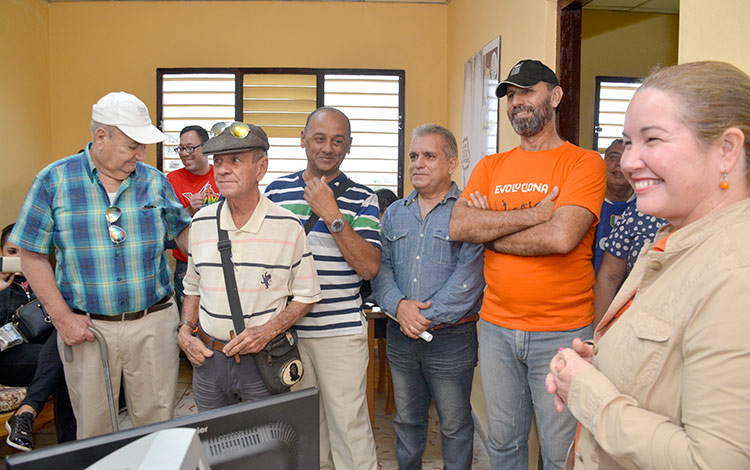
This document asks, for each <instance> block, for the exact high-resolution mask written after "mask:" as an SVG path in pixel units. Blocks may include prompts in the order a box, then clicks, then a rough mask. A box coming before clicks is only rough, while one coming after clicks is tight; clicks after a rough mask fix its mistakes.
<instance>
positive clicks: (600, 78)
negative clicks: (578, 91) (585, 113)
mask: <svg viewBox="0 0 750 470" xmlns="http://www.w3.org/2000/svg"><path fill="white" fill-rule="evenodd" d="M642 81H643V78H640V77H618V76H610V75H597V76H596V89H595V92H594V129H593V139H592V141H591V142H592V145H591V148H593V149H594V150H595V151H597V152H598V151H599V132H600V128H599V104H600V103H601V90H602V83H640V82H642Z"/></svg>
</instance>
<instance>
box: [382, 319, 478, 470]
mask: <svg viewBox="0 0 750 470" xmlns="http://www.w3.org/2000/svg"><path fill="white" fill-rule="evenodd" d="M432 334H433V340H432V342H430V343H428V342H426V341H423V340H421V339H416V340H413V339H409V338H408V337H406V336H404V334H403V333H401V332H400V331H399V326H398V324H397V323H396V322H394V321H392V320H390V321H388V362H389V364H390V367H391V375H392V376H393V388H394V398H395V401H396V409H397V412H396V417H395V419H394V420H393V429H394V430H395V431H396V436H397V437H398V442H397V445H396V454H397V457H398V466H399V469H400V470H410V469H421V468H422V454H423V453H424V448H425V444H426V442H427V417H428V410H429V408H430V402H431V401H432V400H434V401H435V407H436V408H437V412H438V417H439V419H440V433H441V434H442V444H443V463H444V465H445V467H444V468H445V469H447V470H454V469H465V470H469V469H470V468H471V461H472V454H473V450H474V446H473V444H474V420H473V419H472V416H471V403H470V400H471V382H472V379H473V377H474V367H476V365H477V328H476V323H464V324H462V325H457V326H453V327H450V328H442V329H440V330H436V331H434V332H433V333H432Z"/></svg>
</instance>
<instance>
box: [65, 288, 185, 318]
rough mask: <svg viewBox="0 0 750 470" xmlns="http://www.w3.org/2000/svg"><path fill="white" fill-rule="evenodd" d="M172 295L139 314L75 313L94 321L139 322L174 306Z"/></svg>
mask: <svg viewBox="0 0 750 470" xmlns="http://www.w3.org/2000/svg"><path fill="white" fill-rule="evenodd" d="M171 301H172V294H168V295H167V296H165V297H164V298H163V299H161V300H160V301H158V302H156V303H155V304H154V305H152V306H150V307H148V308H146V309H143V310H139V311H137V312H125V313H121V314H119V315H99V314H98V313H87V312H84V311H83V310H80V309H77V308H74V309H73V313H77V314H79V315H88V316H89V317H91V319H92V320H103V321H130V320H138V319H140V318H143V317H145V316H146V315H148V314H149V313H154V312H158V311H159V310H164V309H165V308H169V306H170V305H172V302H171Z"/></svg>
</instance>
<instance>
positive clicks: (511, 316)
mask: <svg viewBox="0 0 750 470" xmlns="http://www.w3.org/2000/svg"><path fill="white" fill-rule="evenodd" d="M555 186H557V187H558V188H559V189H560V194H559V195H558V196H557V199H556V200H555V203H556V207H561V206H566V205H575V206H580V207H584V208H586V209H588V210H589V211H590V212H591V213H592V214H594V216H595V217H596V219H598V214H599V210H600V209H601V206H602V202H603V201H604V194H605V192H606V190H607V175H606V165H605V163H604V160H603V159H602V157H601V156H600V155H599V154H598V153H596V152H594V151H592V150H585V149H582V148H580V147H576V146H575V145H573V144H571V143H568V142H566V143H564V144H562V145H561V146H559V147H557V148H554V149H550V150H543V151H539V152H527V151H525V150H522V149H521V148H520V147H516V148H515V149H513V150H510V151H509V152H505V153H499V154H494V155H488V156H486V157H484V158H483V159H482V160H481V161H480V162H479V163H478V164H477V166H476V167H475V168H474V171H472V173H471V177H470V179H469V182H468V184H467V185H466V188H465V189H464V191H463V193H462V196H463V197H466V198H467V199H469V198H468V195H469V194H470V193H473V192H474V191H479V192H480V193H481V194H483V195H485V194H486V195H487V197H488V200H489V204H490V207H497V210H516V209H528V208H530V207H533V206H535V205H536V204H537V203H539V201H541V200H542V199H544V197H545V196H546V195H547V194H548V193H549V192H550V191H551V190H552V188H554V187H555ZM595 229H596V220H595V221H594V223H593V224H592V225H591V227H589V229H588V231H587V232H586V235H585V236H584V237H583V239H582V240H581V242H580V243H579V244H578V246H577V247H576V248H575V249H573V251H571V252H570V253H567V254H564V255H548V256H515V255H507V254H502V253H496V252H493V251H490V250H486V251H485V255H484V278H485V281H486V282H487V289H486V291H485V294H484V302H483V304H482V318H484V319H485V320H487V321H489V322H490V323H493V324H496V325H499V326H502V327H504V328H511V329H516V330H524V331H562V330H570V329H574V328H580V327H583V326H586V325H588V324H589V323H591V322H592V321H593V319H594V304H593V302H594V293H593V290H592V287H593V285H594V269H593V265H592V264H591V247H592V243H593V240H594V232H595Z"/></svg>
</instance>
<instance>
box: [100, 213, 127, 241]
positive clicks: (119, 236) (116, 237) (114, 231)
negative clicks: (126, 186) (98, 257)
mask: <svg viewBox="0 0 750 470" xmlns="http://www.w3.org/2000/svg"><path fill="white" fill-rule="evenodd" d="M104 216H105V217H106V218H107V224H108V225H109V239H110V240H112V243H114V244H116V245H119V244H120V243H122V242H124V241H125V237H126V236H127V234H126V233H125V230H123V229H122V227H120V226H118V225H115V222H117V221H118V220H120V217H122V210H120V208H119V207H117V206H112V207H109V208H107V210H106V211H105V212H104Z"/></svg>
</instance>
